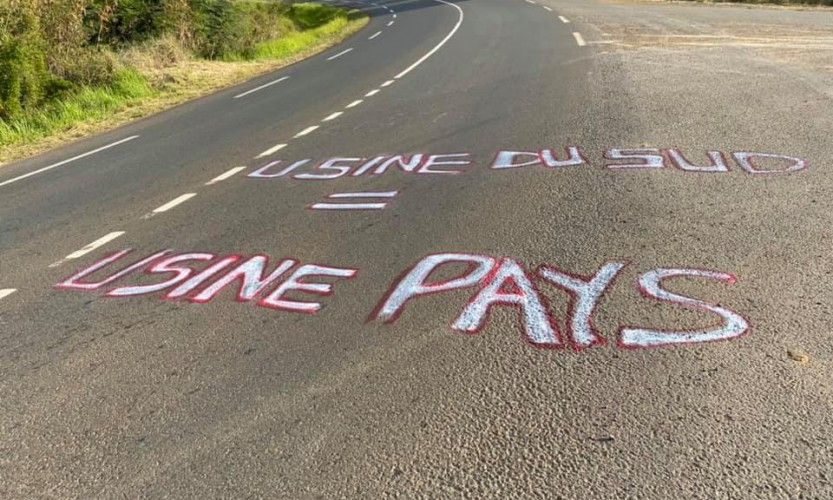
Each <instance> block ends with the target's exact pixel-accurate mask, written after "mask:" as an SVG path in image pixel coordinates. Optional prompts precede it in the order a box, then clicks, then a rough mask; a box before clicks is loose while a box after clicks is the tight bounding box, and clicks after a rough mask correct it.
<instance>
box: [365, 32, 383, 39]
mask: <svg viewBox="0 0 833 500" xmlns="http://www.w3.org/2000/svg"><path fill="white" fill-rule="evenodd" d="M381 34H382V32H381V31H377V32H376V33H373V34H372V35H370V36H369V37H367V39H368V40H373V39H374V38H376V37H377V36H379V35H381Z"/></svg>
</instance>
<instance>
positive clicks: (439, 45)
mask: <svg viewBox="0 0 833 500" xmlns="http://www.w3.org/2000/svg"><path fill="white" fill-rule="evenodd" d="M365 7H366V8H367V9H368V12H369V13H370V14H371V15H372V19H371V21H370V23H369V25H368V26H367V27H366V28H365V29H363V30H362V31H361V32H359V33H358V34H356V35H355V36H353V37H351V38H350V39H348V40H346V41H345V42H344V43H343V44H341V45H339V46H336V47H333V48H331V49H329V50H328V51H326V52H324V53H322V54H319V55H317V56H315V57H312V58H310V59H309V60H306V61H304V62H301V63H298V64H295V65H293V66H290V67H287V68H284V69H282V70H280V71H277V72H275V73H272V74H268V75H264V76H262V77H260V78H257V79H254V80H252V81H250V82H247V83H244V84H242V85H239V86H237V87H234V88H230V89H227V90H224V91H222V92H218V93H215V94H213V95H211V96H208V97H205V98H203V99H199V100H196V101H193V102H190V103H188V104H185V105H182V106H179V107H177V108H174V109H172V110H170V111H167V112H164V113H161V114H158V115H156V116H153V117H151V118H148V119H145V120H141V121H138V122H135V123H132V124H130V125H127V126H125V127H122V128H119V129H117V130H113V131H111V132H109V133H106V134H102V135H99V136H95V137H90V138H88V139H85V140H83V141H80V142H77V143H74V144H71V145H68V146H66V147H63V148H59V149H57V150H54V151H50V152H48V153H46V154H43V155H40V156H38V157H35V158H31V159H27V160H25V161H21V162H18V163H15V164H11V165H6V166H3V167H2V168H0V297H2V298H0V477H2V481H0V496H3V497H5V498H24V497H77V498H101V497H198V498H218V497H232V498H239V497H271V498H275V497H279V498H336V497H350V498H379V497H387V496H391V497H396V496H400V497H431V498H436V497H468V498H481V497H497V498H507V497H525V498H529V497H547V498H555V497H564V498H603V497H604V498H623V497H633V498H691V497H698V498H769V497H771V498H798V497H802V498H830V497H833V465H831V464H833V433H831V429H833V341H831V335H833V307H831V301H833V251H831V242H832V241H833V238H831V213H833V176H831V175H830V172H831V170H830V169H831V167H833V165H831V157H833V156H832V155H831V153H833V141H831V131H833V66H831V61H833V29H831V27H833V12H831V11H830V10H802V11H794V10H786V9H778V8H753V9H749V8H740V7H731V6H706V5H699V4H694V5H692V4H676V3H629V2H607V1H598V0H592V1H585V0H536V1H534V2H533V1H531V0H467V1H454V2H446V1H441V0H409V1H391V2H380V3H379V4H378V5H376V6H374V5H370V4H366V5H365ZM571 148H573V149H571ZM634 150H637V151H634ZM500 151H504V153H503V154H498V153H499V152H500ZM508 151H515V152H519V153H525V154H511V153H506V152H508ZM709 152H711V153H709ZM709 154H710V155H711V158H710V157H709ZM396 155H404V156H403V157H402V158H394V157H395V156H396ZM415 155H422V156H415ZM767 155H769V156H767ZM605 157H607V158H605ZM333 158H336V159H335V160H333V161H328V160H330V159H333ZM570 159H572V161H570ZM302 160H308V161H306V162H303V161H302ZM278 161H279V162H280V163H274V162H278ZM522 165H526V166H522ZM622 165H625V166H624V167H623V166H622ZM627 165H632V166H631V167H628V166H627ZM634 165H636V166H642V167H648V168H634V167H633V166H634ZM238 167H239V168H238ZM499 167H506V168H499ZM287 168H288V170H287ZM443 171H445V172H456V173H451V174H449V173H442V172H443ZM127 249H132V251H131V252H129V253H127V252H125V250H127ZM165 250H169V252H168V253H167V254H162V255H158V252H163V251H165ZM258 255H261V256H268V264H266V260H267V259H266V258H265V257H257V256H258ZM154 256H155V257H154ZM146 257H152V259H145V258H146ZM134 263H137V265H136V266H132V264H134ZM273 269H274V270H276V271H275V272H272V271H273ZM120 270H124V271H125V272H119V271H120ZM244 271H245V272H244ZM235 273H236V274H235ZM591 278H593V280H592V281H591ZM186 280H187V281H186ZM153 284H161V285H160V286H158V287H152V286H151V285H153ZM223 285H225V286H223ZM137 287H138V288H137ZM235 299H236V300H235ZM593 324H595V329H594V328H591V326H592V325H593Z"/></svg>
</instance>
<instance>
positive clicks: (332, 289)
mask: <svg viewBox="0 0 833 500" xmlns="http://www.w3.org/2000/svg"><path fill="white" fill-rule="evenodd" d="M303 266H318V267H326V268H329V269H335V270H339V271H353V274H352V275H351V276H335V275H332V274H321V273H312V274H305V275H304V276H301V278H307V277H313V276H323V277H328V278H335V280H336V281H339V280H351V279H353V278H355V277H356V276H358V275H359V270H358V269H356V268H353V267H338V266H333V265H329V264H319V263H315V262H311V263H309V264H301V266H300V267H298V268H296V269H295V271H297V270H298V269H300V268H301V267H303ZM289 269H292V268H289ZM295 271H293V274H294V272H295ZM287 272H289V270H287ZM291 277H292V275H291V274H290V275H289V276H288V277H287V279H289V278H291ZM299 279H300V278H299ZM284 282H286V280H284ZM295 283H296V284H299V285H320V284H323V285H329V286H330V289H329V290H327V291H318V290H304V289H299V288H291V289H289V290H286V292H285V293H288V292H290V291H296V292H298V293H307V294H310V295H316V296H319V297H329V296H330V295H333V294H334V293H335V282H334V283H307V282H305V281H299V280H295ZM281 284H282V283H281ZM278 286H280V285H278ZM278 286H276V287H274V288H273V289H272V292H270V293H269V294H267V295H266V296H265V297H262V298H261V299H260V300H258V301H257V303H256V304H255V305H257V306H258V307H263V308H264V309H272V310H276V311H286V312H293V313H302V314H307V315H310V316H312V315H314V314H317V313H318V312H319V311H321V310H322V309H324V304H321V303H320V302H307V301H304V300H291V299H285V300H287V301H290V302H297V303H303V304H318V305H319V306H320V307H319V308H318V309H316V310H314V311H304V310H298V309H292V308H289V307H283V306H276V305H272V304H267V303H265V302H264V301H265V300H266V298H267V297H269V295H271V294H272V293H273V292H274V291H275V290H277V288H278ZM281 296H283V295H281ZM278 300H282V299H278Z"/></svg>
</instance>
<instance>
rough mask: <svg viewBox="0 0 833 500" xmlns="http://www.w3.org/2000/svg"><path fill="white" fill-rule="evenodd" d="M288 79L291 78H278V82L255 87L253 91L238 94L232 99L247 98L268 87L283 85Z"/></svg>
mask: <svg viewBox="0 0 833 500" xmlns="http://www.w3.org/2000/svg"><path fill="white" fill-rule="evenodd" d="M288 78H289V77H288V76H282V77H280V78H278V79H277V80H274V81H271V82H269V83H264V84H263V85H261V86H260V87H255V88H253V89H252V90H247V91H246V92H243V93H242V94H237V95H236V96H234V97H233V98H232V99H240V98H241V97H245V96H247V95H249V94H251V93H252V92H257V91H258V90H263V89H265V88H266V87H271V86H272V85H274V84H276V83H281V82H282V81H284V80H286V79H288Z"/></svg>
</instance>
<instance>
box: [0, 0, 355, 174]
mask: <svg viewBox="0 0 833 500" xmlns="http://www.w3.org/2000/svg"><path fill="white" fill-rule="evenodd" d="M365 20H366V16H365V15H364V14H361V13H360V12H358V11H350V12H346V11H344V10H343V9H336V8H333V7H330V6H326V5H319V4H312V3H302V4H295V5H293V6H292V8H291V9H290V11H289V13H288V15H287V17H285V18H284V17H281V18H280V19H278V20H277V22H279V23H281V24H282V25H283V26H284V29H285V30H286V31H285V33H284V34H283V35H282V36H281V37H280V38H278V39H275V40H269V41H266V42H262V43H259V44H257V45H256V46H255V50H254V53H253V54H251V55H249V56H248V57H243V56H240V55H237V56H232V57H226V58H223V60H224V61H228V62H242V61H252V60H260V61H267V60H268V61H270V62H280V61H290V62H291V61H292V60H293V59H298V58H300V57H303V56H306V55H307V54H311V53H313V52H315V51H316V50H320V49H321V48H323V47H324V46H326V45H328V44H331V43H333V42H335V41H337V40H339V39H341V38H343V37H344V36H346V35H347V34H349V33H351V32H353V31H355V30H357V29H359V28H360V27H361V26H362V25H363V22H364V21H365ZM220 64H222V63H220ZM150 82H151V80H149V78H148V77H147V76H145V75H143V74H142V73H141V72H139V71H138V70H136V69H133V68H129V67H128V69H122V70H119V71H118V73H117V76H116V79H115V81H114V83H113V84H112V85H108V86H106V87H82V88H81V89H79V90H77V91H74V92H72V93H69V94H67V95H64V96H62V97H61V98H59V99H54V100H51V101H48V102H46V103H44V104H43V105H41V106H39V107H38V108H37V109H35V110H32V111H28V112H26V113H24V114H22V115H20V116H17V117H14V118H10V119H7V120H3V119H0V157H5V158H14V157H19V156H20V155H21V154H26V153H27V152H30V151H29V150H27V148H28V147H29V145H31V144H33V143H35V144H36V143H38V142H39V141H40V142H44V141H47V142H48V141H50V140H52V139H53V138H54V137H61V136H62V134H66V133H67V131H71V130H72V129H73V128H74V127H77V126H79V125H81V124H96V123H103V124H107V123H110V122H108V119H109V118H111V117H112V115H113V114H114V113H116V112H118V111H122V110H124V109H127V108H130V107H133V106H136V109H138V110H140V111H141V110H143V109H144V108H145V107H148V106H147V105H148V104H151V103H154V102H155V101H163V100H164V98H165V97H166V96H169V94H171V93H172V92H176V91H182V90H183V88H176V85H174V86H173V87H168V88H156V87H155V86H154V85H153V84H151V83H150ZM182 85H186V86H187V85H188V83H183V84H182ZM180 87H181V86H180ZM139 114H142V113H139ZM88 128H89V127H88ZM79 133H87V132H86V131H83V132H79Z"/></svg>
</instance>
